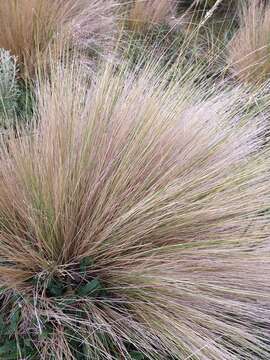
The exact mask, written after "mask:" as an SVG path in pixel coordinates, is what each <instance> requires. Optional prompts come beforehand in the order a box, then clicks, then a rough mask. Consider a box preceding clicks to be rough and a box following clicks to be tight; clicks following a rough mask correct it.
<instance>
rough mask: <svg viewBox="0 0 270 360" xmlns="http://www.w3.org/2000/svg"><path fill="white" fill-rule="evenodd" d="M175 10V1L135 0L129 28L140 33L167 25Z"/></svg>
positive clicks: (130, 14)
mask: <svg viewBox="0 0 270 360" xmlns="http://www.w3.org/2000/svg"><path fill="white" fill-rule="evenodd" d="M174 10H175V0H135V1H134V3H133V5H132V8H131V10H130V13H129V20H128V22H129V26H130V27H131V28H132V29H134V30H137V31H139V30H147V29H149V28H150V27H151V26H153V25H157V24H158V25H161V24H167V23H168V21H169V20H170V18H171V17H172V15H173V14H174Z"/></svg>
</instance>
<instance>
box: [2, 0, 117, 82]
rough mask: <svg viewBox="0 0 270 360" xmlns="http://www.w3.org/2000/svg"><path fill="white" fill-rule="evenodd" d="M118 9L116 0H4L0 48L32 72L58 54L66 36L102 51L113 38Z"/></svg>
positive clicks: (89, 47)
mask: <svg viewBox="0 0 270 360" xmlns="http://www.w3.org/2000/svg"><path fill="white" fill-rule="evenodd" d="M115 10H116V7H115V2H114V0H90V1H88V0H1V2H0V24H1V32H0V48H4V49H6V50H8V51H10V52H11V53H12V55H15V56H17V57H18V59H19V61H20V62H21V63H22V64H23V66H24V71H25V72H26V73H30V75H32V74H33V73H34V72H35V69H36V68H37V67H38V66H39V65H41V64H43V63H44V62H46V61H47V60H48V57H51V56H52V54H54V56H55V57H57V56H58V54H59V48H60V49H61V48H62V46H63V43H64V42H66V40H67V39H66V38H68V39H69V40H70V41H71V42H72V43H73V44H74V43H75V44H76V45H77V46H79V47H83V48H85V47H87V48H88V49H90V50H92V51H96V52H97V51H102V49H103V48H104V47H107V46H108V43H109V42H110V41H111V40H112V36H113V32H114V27H115ZM63 39H65V41H64V40H63ZM52 44H53V45H54V47H55V48H56V49H55V50H54V51H53V50H52Z"/></svg>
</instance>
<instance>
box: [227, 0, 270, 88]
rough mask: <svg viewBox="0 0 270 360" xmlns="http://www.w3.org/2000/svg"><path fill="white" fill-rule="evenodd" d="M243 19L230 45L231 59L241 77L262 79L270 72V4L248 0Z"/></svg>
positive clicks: (243, 6)
mask: <svg viewBox="0 0 270 360" xmlns="http://www.w3.org/2000/svg"><path fill="white" fill-rule="evenodd" d="M240 20H241V24H240V29H239V30H238V32H237V33H236V35H235V36H234V38H233V40H232V41H231V44H230V46H229V62H230V65H231V68H232V71H233V73H234V75H235V76H236V77H238V78H239V79H240V80H242V81H245V82H253V83H261V82H263V81H265V80H266V79H268V78H269V74H270V56H269V49H270V6H269V5H265V4H264V2H263V1H262V0H252V1H248V2H244V3H243V5H242V8H241V16H240Z"/></svg>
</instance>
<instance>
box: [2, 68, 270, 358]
mask: <svg viewBox="0 0 270 360" xmlns="http://www.w3.org/2000/svg"><path fill="white" fill-rule="evenodd" d="M191 76H192V73H190V75H189V77H191ZM192 80H194V79H192ZM244 96H245V95H244V94H242V93H241V92H240V90H237V89H236V90H235V91H234V92H230V91H229V90H228V91H226V90H224V91H223V92H218V93H217V94H216V95H211V94H210V93H209V91H208V88H207V87H206V86H204V85H201V89H197V90H196V89H195V88H194V87H193V86H192V85H190V84H189V82H188V81H187V80H186V79H184V78H183V79H182V78H180V79H178V81H176V82H172V83H171V82H169V80H168V79H167V77H166V74H164V76H163V77H162V78H161V77H160V75H159V74H158V73H156V70H154V69H153V67H152V66H148V67H146V69H145V70H141V72H140V73H139V74H137V76H136V77H135V76H134V75H129V73H128V72H127V70H126V69H125V68H124V67H121V68H120V69H118V71H117V72H115V71H113V69H111V68H110V67H107V68H103V69H102V70H101V71H100V73H99V74H97V80H96V82H93V83H92V84H87V83H86V82H85V80H84V77H83V76H81V70H80V69H77V68H76V66H74V68H73V69H70V68H69V69H68V71H67V70H63V69H61V68H57V67H56V68H55V69H54V70H53V71H52V74H51V80H50V82H49V83H48V84H47V85H46V86H45V85H41V87H40V90H39V95H38V114H37V124H36V126H35V129H34V131H33V133H32V134H25V135H24V136H21V137H20V138H17V139H13V140H12V139H10V141H9V143H8V144H6V143H5V144H6V145H5V144H2V145H1V148H0V160H1V163H0V179H1V181H0V259H1V266H0V283H1V285H2V286H4V288H9V289H12V291H15V292H19V294H20V300H17V301H19V306H20V308H21V309H22V310H21V311H22V318H21V322H20V324H19V327H18V331H17V336H18V337H20V336H23V337H27V336H28V337H31V336H32V337H33V338H34V339H36V340H35V346H36V347H37V348H38V349H39V351H40V355H39V356H40V358H41V359H46V360H47V359H49V358H50V356H49V353H50V351H51V352H52V353H53V354H54V355H55V358H56V359H57V360H58V359H59V360H60V359H63V358H65V359H73V358H74V357H72V356H73V355H72V349H71V348H70V346H69V343H68V340H67V337H68V334H69V333H70V331H71V330H72V331H73V332H74V333H75V334H76V336H77V337H78V338H79V341H80V344H82V343H84V345H85V347H86V349H87V352H86V353H85V354H86V355H85V359H91V360H92V359H107V360H108V359H115V358H116V357H117V356H118V358H121V359H131V357H130V356H129V346H130V344H132V347H133V351H134V352H133V354H137V355H138V351H139V352H140V353H141V354H145V358H146V359H169V358H173V359H200V360H209V359H212V360H239V359H245V360H248V359H250V360H251V359H252V360H254V359H267V358H268V356H269V350H270V349H269V342H268V343H267V341H266V340H267V339H268V340H269V336H270V331H269V329H270V321H269V304H270V282H269V277H270V256H269V250H268V251H267V248H268V249H269V245H267V244H268V239H269V225H268V224H269V215H268V213H267V212H266V210H267V209H268V208H269V200H270V199H269V192H270V186H269V185H270V184H269V154H268V151H267V150H262V149H261V145H262V141H263V139H262V134H263V131H264V128H263V127H264V126H263V123H262V122H260V121H258V119H257V118H256V115H254V117H253V118H252V119H246V118H247V117H248V115H247V114H245V121H241V120H243V119H242V109H241V106H240V105H239V101H238V99H239V97H241V98H242V99H243V100H244ZM247 120H252V121H247ZM240 124H241V125H240ZM263 212H265V214H264V215H263ZM83 259H88V260H89V259H91V261H92V262H91V263H90V262H89V264H88V267H87V268H86V272H85V274H84V276H85V279H92V278H97V277H98V279H99V280H100V281H101V283H102V284H103V287H104V288H105V290H106V292H105V293H102V292H101V293H100V294H99V295H98V296H96V297H92V296H82V297H79V298H77V297H76V296H75V295H74V291H75V290H74V289H73V288H72V285H71V284H73V282H75V283H76V279H77V280H78V277H79V280H80V276H81V275H79V274H78V270H76V269H77V267H76V264H78V263H79V262H80V261H81V260H83ZM52 276H53V277H54V278H57V279H58V280H59V281H63V282H65V283H68V284H70V285H66V292H65V293H63V294H62V295H61V296H59V297H57V296H56V297H52V296H48V295H47V293H46V284H47V282H48V279H49V278H50V277H52ZM31 278H32V279H33V278H34V279H35V280H36V281H35V282H33V281H32V282H30V281H29V279H31ZM85 279H84V280H85ZM75 293H76V292H75ZM7 294H8V293H7ZM1 296H2V299H3V298H5V296H7V295H5V294H4V295H1ZM64 301H69V302H68V305H66V306H67V307H66V308H64V307H63V304H64ZM61 304H62V306H60V305H61ZM65 309H66V310H65ZM6 311H7V307H5V308H2V314H6ZM80 311H81V313H82V314H83V316H81V315H80ZM4 316H8V315H4ZM48 323H49V324H50V326H51V327H52V328H53V330H52V334H51V336H50V337H46V338H45V337H42V336H41V335H39V334H42V333H43V330H44V328H46V326H47V324H48ZM101 333H102V334H103V338H104V337H105V336H106V337H107V338H109V339H110V341H109V342H106V341H102V340H101V337H100V334H101ZM39 336H40V337H39ZM111 344H113V346H112V345H111ZM136 351H137V353H136ZM134 356H135V355H134ZM138 356H139V355H138ZM170 356H171V357H170Z"/></svg>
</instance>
